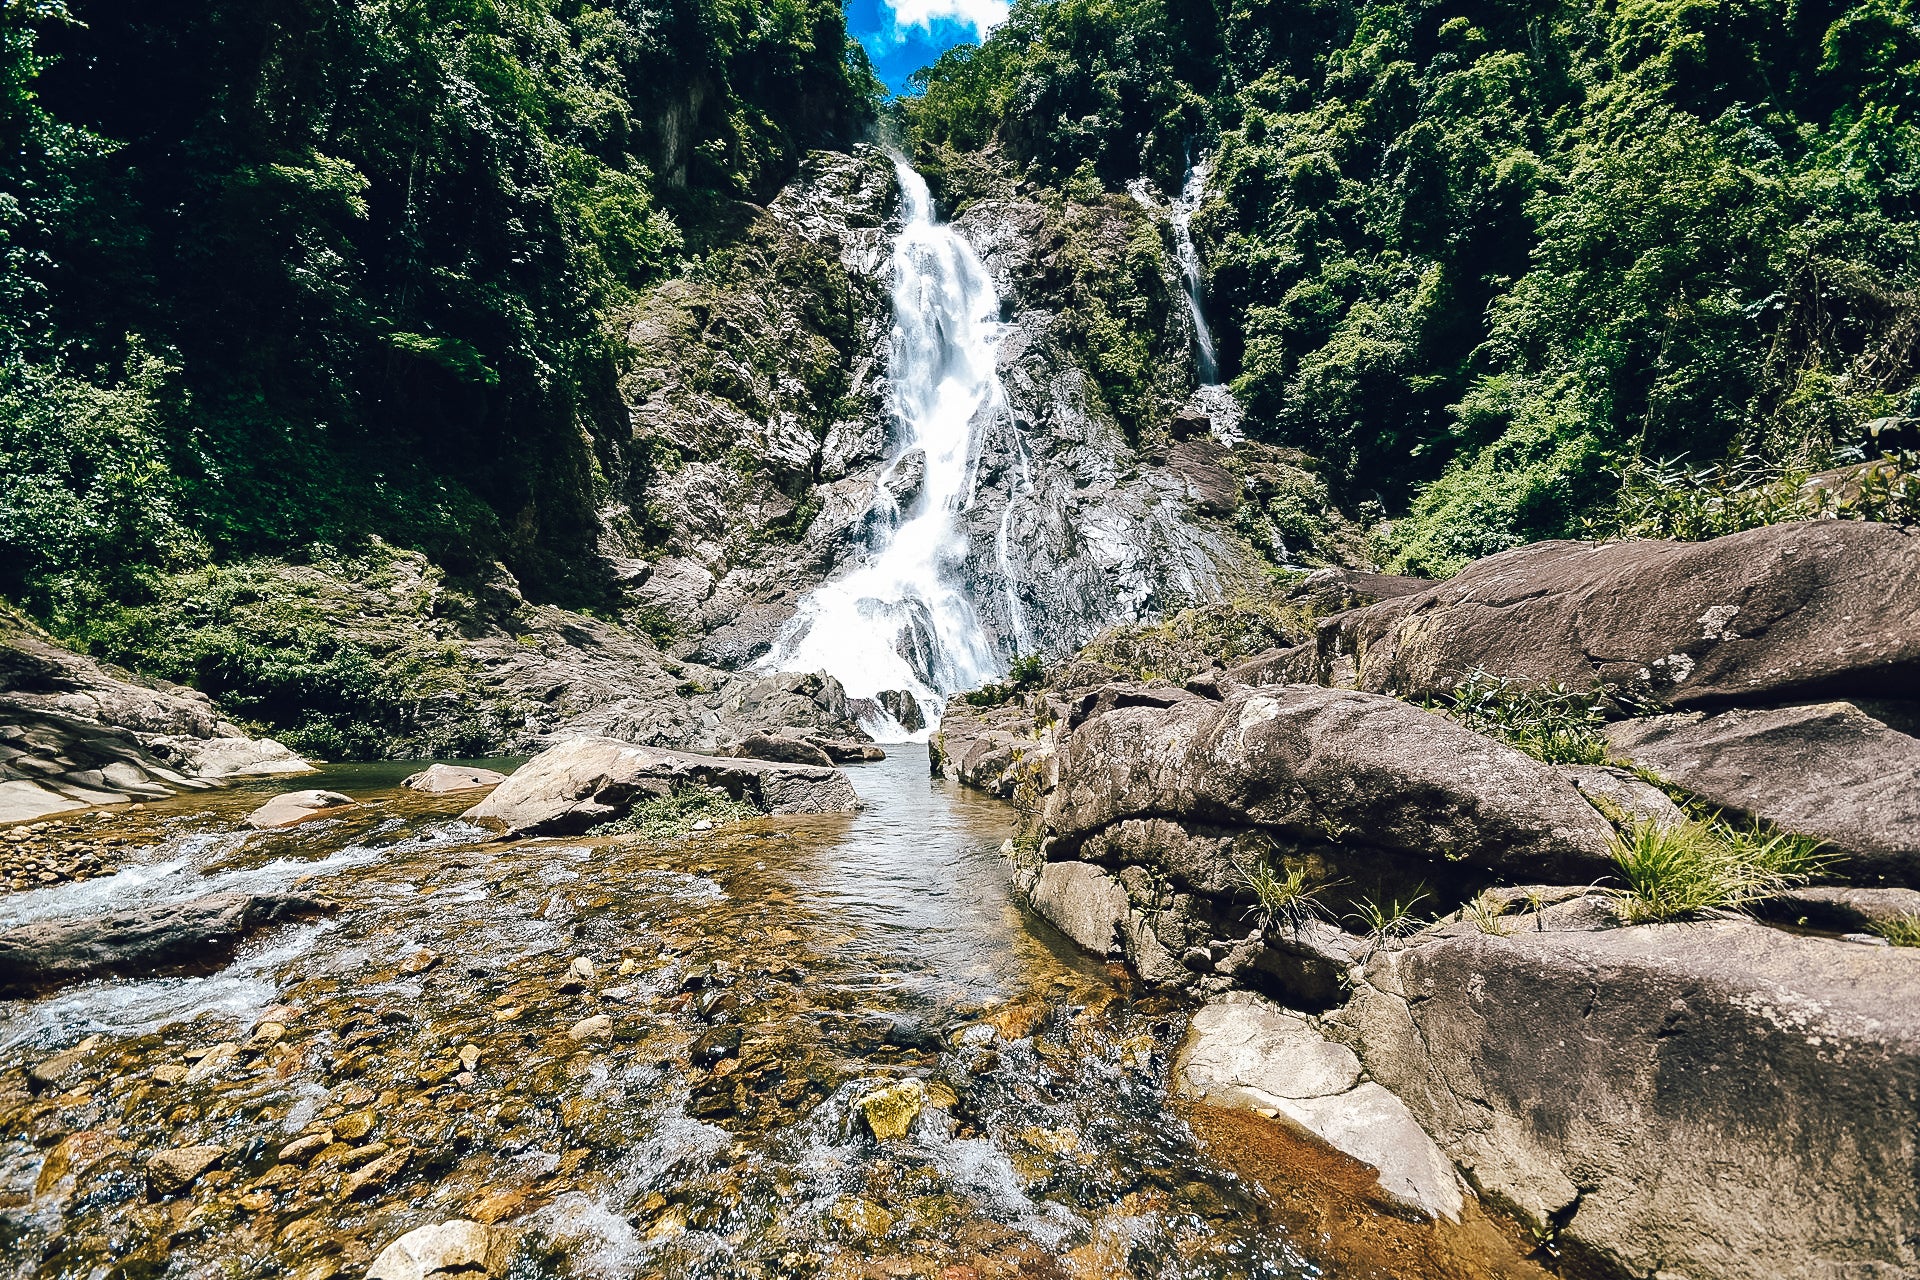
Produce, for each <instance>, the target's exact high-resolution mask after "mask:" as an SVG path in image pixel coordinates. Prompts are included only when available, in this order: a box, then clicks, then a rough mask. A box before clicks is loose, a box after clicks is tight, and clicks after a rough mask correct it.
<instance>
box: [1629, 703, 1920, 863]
mask: <svg viewBox="0 0 1920 1280" xmlns="http://www.w3.org/2000/svg"><path fill="white" fill-rule="evenodd" d="M1607 738H1608V741H1609V742H1611V743H1612V745H1613V749H1614V750H1615V751H1616V752H1617V753H1618V754H1620V755H1621V756H1624V757H1625V758H1627V759H1629V760H1631V761H1633V763H1635V764H1637V765H1639V766H1640V767H1642V768H1644V769H1648V770H1650V771H1652V772H1653V773H1656V774H1658V775H1660V776H1661V777H1662V778H1665V779H1666V780H1667V781H1669V782H1672V783H1675V784H1677V785H1679V786H1681V787H1684V788H1686V789H1687V790H1688V791H1690V792H1692V793H1693V794H1694V795H1696V796H1698V797H1699V798H1700V799H1702V800H1704V801H1706V802H1707V803H1708V804H1710V805H1713V806H1715V807H1717V808H1721V809H1726V810H1729V811H1732V812H1735V813H1739V814H1744V815H1746V816H1748V817H1754V818H1760V819H1763V820H1765V821H1767V822H1770V823H1772V824H1774V825H1775V826H1777V827H1780V828H1782V829H1784V830H1787V831H1798V832H1801V833H1803V834H1805V835H1810V836H1818V837H1819V838H1820V839H1821V840H1824V841H1825V842H1826V843H1827V845H1828V847H1829V849H1830V851H1832V852H1834V853H1837V854H1840V855H1842V857H1841V859H1840V860H1839V861H1838V862H1836V863H1835V864H1834V866H1833V868H1832V874H1834V875H1837V876H1841V877H1844V878H1845V879H1847V880H1851V881H1854V882H1858V883H1874V882H1882V881H1884V882H1891V883H1894V884H1899V885H1907V886H1910V887H1920V738H1912V737H1909V736H1907V735H1906V734H1904V733H1900V732H1897V731H1896V730H1894V729H1892V728H1889V727H1888V726H1887V725H1885V724H1883V723H1881V722H1880V721H1879V720H1876V719H1874V718H1873V717H1872V716H1870V715H1867V714H1866V713H1865V712H1864V711H1862V710H1860V709H1859V708H1858V707H1856V706H1853V705H1852V704H1851V703H1846V702H1822V703H1815V704H1813V705H1811V706H1793V707H1775V708H1771V709H1768V710H1763V711H1747V710H1732V711H1722V712H1719V713H1718V714H1714V715H1707V714H1703V713H1700V712H1681V713H1676V714H1672V715H1663V716H1653V717H1649V718H1646V719H1641V720H1625V721H1620V722H1618V723H1616V724H1613V725H1610V726H1608V729H1607Z"/></svg>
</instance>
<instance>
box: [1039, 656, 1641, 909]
mask: <svg viewBox="0 0 1920 1280" xmlns="http://www.w3.org/2000/svg"><path fill="white" fill-rule="evenodd" d="M1129 820H1160V821H1168V822H1175V823H1180V824H1183V825H1186V826H1192V825H1194V824H1211V825H1213V826H1217V827H1228V828H1246V827H1256V828H1259V829H1260V830H1261V831H1262V832H1264V833H1267V834H1269V835H1272V836H1274V837H1275V838H1278V839H1280V840H1283V841H1287V842H1293V843H1297V844H1301V845H1318V846H1327V845H1331V844H1334V843H1339V844H1341V845H1342V846H1344V847H1346V848H1348V849H1357V850H1365V849H1375V850H1385V851H1388V852H1391V853H1398V854H1406V855H1411V856H1414V857H1418V858H1422V859H1427V860H1430V861H1433V862H1437V863H1449V862H1451V863H1464V864H1468V865H1471V866H1475V867H1481V868H1486V869H1496V870H1505V869H1515V870H1519V869H1525V870H1526V871H1528V872H1529V873H1534V874H1536V875H1537V873H1538V872H1541V871H1551V872H1552V873H1554V874H1555V875H1560V876H1567V877H1572V878H1576V879H1578V878H1590V877H1591V876H1592V875H1594V874H1598V873H1599V872H1601V871H1603V870H1604V869H1605V868H1606V867H1607V866H1608V865H1609V864H1608V862H1607V850H1608V845H1609V842H1610V841H1611V839H1612V830H1611V828H1610V827H1609V826H1608V825H1607V823H1606V822H1605V821H1604V820H1603V819H1602V818H1601V817H1600V815H1599V814H1598V813H1597V812H1596V811H1595V810H1594V808H1593V807H1592V806H1591V805H1589V804H1588V803H1587V802H1586V801H1585V800H1583V799H1582V798H1581V796H1580V794H1579V792H1577V791H1576V790H1575V789H1574V788H1573V787H1572V785H1571V784H1569V783H1568V782H1567V781H1566V780H1565V779H1564V778H1562V777H1561V776H1560V775H1559V774H1558V773H1556V772H1554V770H1552V769H1551V768H1549V767H1548V766H1546V765H1543V764H1541V763H1540V762H1539V761H1537V760H1534V759H1533V758H1531V757H1529V756H1525V755H1522V754H1521V753H1520V752H1518V751H1515V750H1513V749H1511V748H1509V747H1506V746H1504V745H1502V744H1500V743H1497V742H1494V741H1492V740H1491V739H1489V738H1485V737H1482V736H1481V735H1479V734H1476V733H1472V732H1470V731H1468V730H1466V729H1463V728H1461V727H1460V726H1459V725H1457V724H1455V723H1453V722H1452V721H1450V720H1448V719H1446V718H1445V717H1443V716H1439V715H1435V714H1433V713H1430V712H1427V711H1423V710H1421V709H1420V708H1419V707H1415V706H1412V705H1409V704H1407V703H1405V702H1401V701H1398V700H1396V699H1393V698H1387V697H1381V696H1379V695H1376V694H1367V693H1358V692H1354V691H1351V690H1340V689H1324V688H1318V687H1315V686H1310V685H1284V686H1276V687H1270V688H1256V689H1238V690H1235V691H1234V692H1232V693H1231V694H1229V695H1228V696H1227V697H1226V698H1225V699H1224V700H1222V701H1218V702H1216V701H1213V700H1211V699H1208V698H1201V697H1187V698H1184V699H1181V700H1179V701H1176V702H1173V703H1172V705H1168V706H1165V707H1157V706H1116V707H1115V709H1114V710H1112V711H1109V712H1107V713H1106V714H1104V715H1097V716H1094V717H1093V718H1091V719H1089V720H1087V721H1086V722H1085V723H1084V724H1082V725H1081V726H1080V727H1079V728H1077V729H1075V730H1074V731H1073V732H1072V733H1071V734H1069V735H1068V736H1067V738H1066V740H1065V741H1064V742H1063V743H1062V744H1061V746H1060V758H1059V781H1058V784H1057V786H1056V788H1055V790H1054V792H1053V796H1052V801H1051V803H1050V805H1049V807H1048V812H1047V825H1048V828H1049V829H1050V830H1051V831H1052V832H1053V833H1054V835H1055V838H1056V845H1055V854H1054V856H1056V857H1057V856H1060V855H1061V854H1062V853H1065V852H1071V851H1074V850H1077V849H1078V848H1079V847H1080V846H1081V845H1083V844H1084V843H1086V842H1087V841H1088V840H1089V839H1090V838H1092V837H1093V836H1095V835H1097V834H1099V833H1101V832H1103V831H1105V830H1107V829H1108V828H1113V827H1116V826H1118V825H1119V824H1122V823H1126V822H1128V821H1129ZM1229 874H1230V872H1229V871H1228V870H1226V869H1217V870H1216V872H1215V875H1216V876H1217V877H1218V878H1219V879H1225V878H1226V877H1227V876H1228V875H1229Z"/></svg>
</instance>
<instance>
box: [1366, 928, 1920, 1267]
mask: <svg viewBox="0 0 1920 1280" xmlns="http://www.w3.org/2000/svg"><path fill="white" fill-rule="evenodd" d="M1916 990H1920V952H1916V951H1913V950H1903V949H1898V948H1894V949H1887V948H1872V947H1863V946H1858V945H1855V944H1851V943H1846V942H1837V941H1829V940H1826V939H1820V938H1809V937H1801V936H1796V935H1792V934H1788V933H1783V932H1781V931H1778V930H1774V929H1769V928H1766V927H1764V926H1760V925H1756V924H1752V923H1749V922H1745V921H1738V920H1730V921H1720V922H1714V923H1708V924H1694V925H1650V926H1640V927H1636V928H1630V929H1607V930H1601V931H1597V932H1578V933H1561V932H1551V931H1539V930H1534V929H1522V930H1518V931H1516V932H1515V933H1513V934H1512V935H1510V936H1494V935H1490V934H1485V933H1480V932H1478V931H1476V930H1474V929H1473V928H1472V927H1471V926H1455V927H1454V928H1452V929H1450V930H1448V931H1447V933H1446V934H1445V935H1443V936H1440V937H1437V938H1434V939H1433V940H1430V941H1425V940H1423V941H1421V942H1419V943H1417V944H1416V945H1414V946H1411V947H1409V948H1408V949H1406V950H1404V951H1399V952H1393V953H1387V954H1382V955H1380V956H1378V957H1376V958H1375V959H1374V961H1373V962H1372V963H1371V964H1370V965H1369V966H1368V967H1367V970H1366V977H1365V981H1364V983H1363V984H1362V985H1361V986H1360V987H1359V989H1358V991H1357V994H1356V996H1355V999H1354V1000H1353V1002H1352V1003H1351V1004H1350V1005H1349V1006H1348V1007H1347V1008H1346V1009H1344V1010H1342V1011H1341V1012H1340V1013H1338V1014H1336V1015H1334V1017H1333V1018H1332V1019H1330V1024H1331V1026H1332V1028H1333V1031H1334V1034H1337V1035H1340V1036H1341V1037H1342V1038H1344V1039H1346V1040H1348V1042H1349V1043H1351V1044H1352V1045H1353V1046H1354V1047H1355V1049H1356V1050H1357V1051H1358V1053H1359V1056H1360V1059H1361V1061H1362V1063H1364V1065H1365V1066H1366V1069H1367V1071H1368V1072H1369V1073H1370V1074H1371V1075H1372V1076H1373V1078H1374V1079H1376V1080H1378V1081H1380V1082H1381V1083H1382V1084H1384V1085H1386V1086H1387V1087H1388V1088H1390V1089H1392V1090H1393V1091H1394V1092H1395V1093H1396V1094H1398V1095H1399V1096H1400V1097H1401V1098H1402V1099H1404V1100H1405V1101H1406V1103H1407V1104H1408V1106H1410V1107H1411V1108H1412V1110H1413V1113H1414V1115H1415V1116H1417V1117H1418V1118H1419V1120H1420V1122H1421V1124H1422V1125H1423V1126H1424V1127H1425V1128H1426V1130H1427V1131H1428V1132H1429V1133H1431V1134H1432V1135H1433V1136H1434V1137H1435V1139H1436V1140H1437V1141H1438V1142H1439V1144H1440V1146H1441V1148H1442V1149H1443V1150H1444V1151H1446V1153H1447V1154H1448V1155H1449V1156H1451V1157H1452V1158H1453V1159H1454V1160H1455V1161H1456V1162H1457V1163H1458V1164H1459V1165H1460V1167H1461V1168H1462V1169H1463V1170H1464V1171H1465V1172H1466V1173H1467V1175H1468V1177H1469V1178H1470V1179H1471V1180H1472V1182H1473V1184H1474V1185H1475V1186H1476V1187H1477V1188H1479V1190H1480V1191H1481V1193H1482V1194H1484V1195H1488V1196H1491V1197H1496V1198H1498V1199H1500V1200H1503V1201H1506V1202H1508V1203H1509V1204H1511V1205H1513V1206H1515V1207H1517V1208H1518V1209H1519V1210H1520V1211H1521V1212H1522V1213H1523V1214H1524V1215H1525V1216H1526V1217H1527V1218H1529V1219H1530V1220H1531V1221H1533V1222H1535V1223H1536V1224H1552V1225H1553V1226H1555V1227H1556V1229H1557V1230H1556V1237H1555V1238H1556V1240H1557V1242H1558V1244H1559V1246H1560V1247H1561V1249H1562V1251H1563V1252H1565V1253H1566V1254H1567V1255H1568V1256H1569V1257H1570V1258H1571V1259H1573V1260H1575V1261H1576V1262H1577V1263H1581V1264H1586V1263H1592V1262H1595V1261H1607V1260H1610V1261H1611V1264H1612V1265H1613V1266H1615V1267H1618V1268H1619V1269H1621V1270H1624V1271H1625V1272H1626V1273H1627V1274H1631V1275H1637V1276H1646V1275H1656V1274H1658V1275H1684V1276H1694V1277H1715V1278H1716V1280H1721V1278H1724V1280H1763V1278H1764V1280H1771V1278H1773V1277H1781V1276H1791V1277H1807V1278H1808V1280H1812V1278H1813V1277H1825V1276H1836V1275H1886V1276H1902V1275H1908V1274H1912V1273H1913V1272H1914V1269H1915V1268H1916V1266H1920V1255H1916V1253H1915V1250H1914V1244H1913V1242H1914V1240H1915V1239H1916V1238H1920V1179H1916V1177H1915V1173H1916V1168H1917V1163H1916V1162H1917V1159H1920V1157H1916V1148H1915V1144H1914V1140H1913V1134H1914V1132H1915V1129H1916V1126H1920V1006H1916V1004H1915V1002H1914V1000H1913V993H1914V992H1915V991H1916Z"/></svg>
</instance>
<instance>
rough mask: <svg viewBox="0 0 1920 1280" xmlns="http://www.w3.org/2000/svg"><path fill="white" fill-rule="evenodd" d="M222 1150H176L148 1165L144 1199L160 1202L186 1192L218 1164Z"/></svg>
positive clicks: (166, 1153) (164, 1154) (215, 1148)
mask: <svg viewBox="0 0 1920 1280" xmlns="http://www.w3.org/2000/svg"><path fill="white" fill-rule="evenodd" d="M225 1155H226V1151H225V1149H224V1148H221V1147H212V1146H205V1147H175V1148H174V1149H173V1150H171V1151H162V1152H161V1153H160V1154H159V1155H157V1156H154V1157H153V1158H152V1159H151V1160H149V1161H147V1198H148V1199H150V1200H159V1199H161V1198H163V1197H165V1196H170V1195H173V1194H175V1193H177V1192H180V1191H185V1190H186V1189H187V1188H188V1187H190V1186H192V1185H193V1184H194V1182H195V1181H196V1180H198V1179H199V1177H200V1175H201V1174H203V1173H205V1172H206V1171H207V1170H209V1169H211V1168H213V1166H214V1165H216V1164H218V1163H220V1160H221V1158H222V1157H223V1156H225Z"/></svg>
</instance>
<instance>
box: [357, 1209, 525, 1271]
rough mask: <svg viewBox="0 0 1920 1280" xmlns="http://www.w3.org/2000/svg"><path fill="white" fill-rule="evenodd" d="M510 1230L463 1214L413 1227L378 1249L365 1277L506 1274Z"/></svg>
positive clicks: (511, 1240) (510, 1250)
mask: <svg viewBox="0 0 1920 1280" xmlns="http://www.w3.org/2000/svg"><path fill="white" fill-rule="evenodd" d="M512 1246H513V1232H512V1231H510V1230H509V1229H507V1228H505V1227H489V1226H486V1225H484V1224H482V1223H478V1222H473V1221H471V1220H469V1219H465V1218H456V1219H454V1220H453V1221H451V1222H436V1223H434V1224H433V1225H432V1226H427V1227H416V1228H414V1229H413V1230H412V1231H409V1232H407V1234H405V1235H403V1236H401V1237H400V1238H399V1239H398V1240H395V1241H394V1242H393V1243H392V1244H390V1245H388V1246H387V1247H386V1248H384V1249H382V1250H381V1251H380V1254H379V1256H378V1257H376V1258H374V1260H373V1265H372V1266H370V1267H368V1268H367V1275H366V1280H490V1278H491V1277H497V1276H501V1275H504V1274H506V1270H507V1263H508V1261H509V1257H510V1255H511V1252H512Z"/></svg>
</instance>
